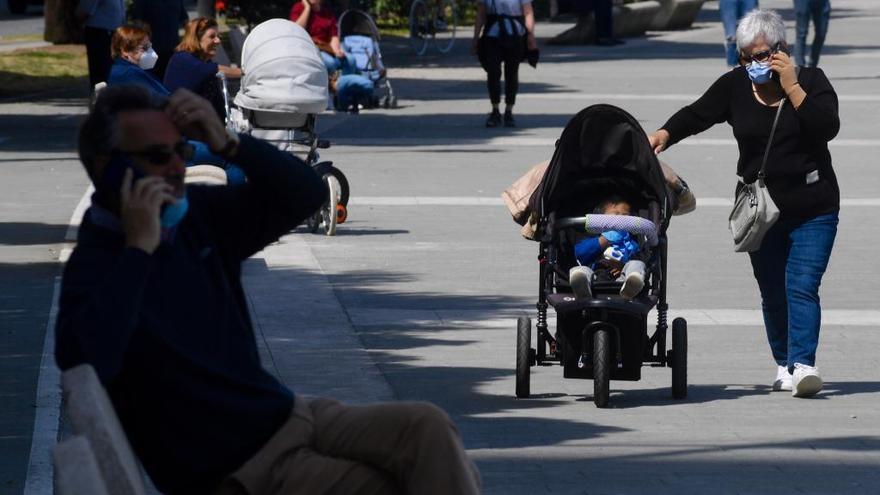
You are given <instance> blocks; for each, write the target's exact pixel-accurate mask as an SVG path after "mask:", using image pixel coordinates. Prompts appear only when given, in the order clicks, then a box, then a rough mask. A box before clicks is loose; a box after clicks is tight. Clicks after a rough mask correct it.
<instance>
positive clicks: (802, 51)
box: [794, 0, 831, 67]
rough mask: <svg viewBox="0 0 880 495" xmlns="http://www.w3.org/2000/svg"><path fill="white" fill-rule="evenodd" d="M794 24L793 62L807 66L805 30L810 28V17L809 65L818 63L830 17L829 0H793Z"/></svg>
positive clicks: (812, 65)
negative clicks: (810, 44) (811, 24)
mask: <svg viewBox="0 0 880 495" xmlns="http://www.w3.org/2000/svg"><path fill="white" fill-rule="evenodd" d="M794 16H795V20H796V24H795V40H796V41H795V50H794V57H795V62H796V63H797V64H798V65H800V66H801V67H806V66H807V60H806V58H807V32H808V31H809V30H810V19H813V28H814V30H815V32H814V33H813V46H812V47H810V64H809V66H810V67H815V66H817V65H819V52H821V51H822V45H823V44H825V34H826V33H828V18H829V17H831V2H830V1H829V0H794Z"/></svg>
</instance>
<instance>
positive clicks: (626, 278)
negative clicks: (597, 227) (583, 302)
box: [568, 195, 645, 299]
mask: <svg viewBox="0 0 880 495" xmlns="http://www.w3.org/2000/svg"><path fill="white" fill-rule="evenodd" d="M596 212H597V213H601V214H604V215H629V214H630V212H631V207H630V204H629V202H628V201H627V200H626V199H624V198H623V197H621V196H616V195H612V196H609V197H608V198H606V199H604V200H603V201H602V202H601V203H599V206H598V207H597V208H596ZM638 251H639V244H638V242H636V240H635V239H634V238H633V237H632V236H631V235H630V234H629V232H625V231H620V230H609V231H607V232H603V233H602V235H600V236H599V237H587V238H585V239H582V240H581V241H579V242H578V243H577V244H575V246H574V255H575V259H576V261H577V265H575V266H573V267H572V268H571V270H569V272H568V282H569V284H570V285H571V290H572V292H574V295H575V297H578V298H587V297H593V291H592V282H593V278H594V276H595V275H596V273H595V272H596V271H598V270H607V272H608V273H609V274H610V275H611V278H612V279H613V280H617V281H622V282H623V287H621V288H620V295H621V296H623V298H624V299H632V298H634V297H635V296H636V295H638V294H639V292H641V291H642V288H643V287H644V286H645V262H644V261H641V260H637V259H633V255H635V254H636V253H638Z"/></svg>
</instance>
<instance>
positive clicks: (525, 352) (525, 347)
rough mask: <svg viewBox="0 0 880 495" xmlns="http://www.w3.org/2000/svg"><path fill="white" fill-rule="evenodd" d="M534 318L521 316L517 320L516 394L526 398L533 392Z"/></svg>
mask: <svg viewBox="0 0 880 495" xmlns="http://www.w3.org/2000/svg"><path fill="white" fill-rule="evenodd" d="M531 347H532V320H531V318H529V317H527V316H520V317H519V318H518V319H517V320H516V396H517V397H519V398H520V399H525V398H527V397H528V396H529V395H530V394H531V390H530V383H529V382H530V377H529V365H531V359H530V358H531Z"/></svg>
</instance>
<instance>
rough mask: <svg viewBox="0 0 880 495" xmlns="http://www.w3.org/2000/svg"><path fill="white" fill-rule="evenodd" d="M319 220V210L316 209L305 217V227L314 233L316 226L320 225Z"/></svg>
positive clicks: (316, 229)
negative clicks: (312, 213)
mask: <svg viewBox="0 0 880 495" xmlns="http://www.w3.org/2000/svg"><path fill="white" fill-rule="evenodd" d="M321 221H322V220H321V211H320V210H318V211H316V212H315V214H314V215H312V216H310V217H309V218H307V219H306V229H308V231H309V233H312V234H314V233H315V232H317V231H318V227H320V226H321Z"/></svg>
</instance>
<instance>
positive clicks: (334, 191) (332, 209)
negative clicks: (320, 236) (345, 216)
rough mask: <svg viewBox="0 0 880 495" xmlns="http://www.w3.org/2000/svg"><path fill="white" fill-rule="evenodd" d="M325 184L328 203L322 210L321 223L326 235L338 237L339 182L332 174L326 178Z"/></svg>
mask: <svg viewBox="0 0 880 495" xmlns="http://www.w3.org/2000/svg"><path fill="white" fill-rule="evenodd" d="M324 182H326V183H327V190H328V198H327V203H325V204H324V206H323V207H322V208H321V223H323V224H324V233H325V234H327V235H336V220H337V218H338V217H337V212H336V205H338V204H339V181H337V180H336V177H334V176H333V175H332V174H327V175H325V176H324Z"/></svg>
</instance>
